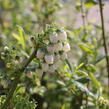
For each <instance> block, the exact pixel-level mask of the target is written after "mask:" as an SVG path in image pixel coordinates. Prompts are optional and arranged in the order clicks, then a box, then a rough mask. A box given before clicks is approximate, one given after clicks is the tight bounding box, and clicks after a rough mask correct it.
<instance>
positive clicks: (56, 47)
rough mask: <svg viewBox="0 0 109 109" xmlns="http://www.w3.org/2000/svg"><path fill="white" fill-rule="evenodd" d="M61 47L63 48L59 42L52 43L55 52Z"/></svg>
mask: <svg viewBox="0 0 109 109" xmlns="http://www.w3.org/2000/svg"><path fill="white" fill-rule="evenodd" d="M62 48H63V45H62V43H61V42H59V43H57V44H55V45H54V49H55V52H58V51H61V50H62Z"/></svg>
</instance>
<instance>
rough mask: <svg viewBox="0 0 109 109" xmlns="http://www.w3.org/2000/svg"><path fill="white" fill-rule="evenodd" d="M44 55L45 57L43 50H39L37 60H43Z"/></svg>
mask: <svg viewBox="0 0 109 109" xmlns="http://www.w3.org/2000/svg"><path fill="white" fill-rule="evenodd" d="M44 55H45V53H44V51H43V50H42V49H38V50H37V54H36V57H37V58H39V59H42V58H44Z"/></svg>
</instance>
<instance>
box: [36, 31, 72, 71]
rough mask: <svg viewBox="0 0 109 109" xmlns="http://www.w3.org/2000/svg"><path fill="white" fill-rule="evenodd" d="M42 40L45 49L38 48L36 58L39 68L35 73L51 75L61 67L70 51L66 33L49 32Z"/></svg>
mask: <svg viewBox="0 0 109 109" xmlns="http://www.w3.org/2000/svg"><path fill="white" fill-rule="evenodd" d="M47 36H48V38H47V39H45V40H43V43H44V44H45V45H46V46H45V47H42V48H39V49H38V51H37V54H36V57H37V58H38V59H39V60H40V68H39V69H37V71H36V72H38V73H39V72H50V73H53V72H55V71H56V70H58V69H59V67H61V65H62V61H63V60H65V59H66V58H67V52H68V51H70V45H69V43H68V38H67V33H66V31H65V30H61V31H54V32H50V33H49V34H48V35H47Z"/></svg>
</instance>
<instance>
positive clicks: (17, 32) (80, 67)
mask: <svg viewBox="0 0 109 109" xmlns="http://www.w3.org/2000/svg"><path fill="white" fill-rule="evenodd" d="M83 2H84V8H85V12H84V13H85V15H84V16H83V15H82V18H85V17H87V14H88V11H89V10H90V9H91V8H92V7H94V6H95V5H96V2H95V1H94V0H86V1H85V0H83ZM72 5H73V6H72ZM71 7H73V8H74V9H73V8H71ZM71 9H72V10H71ZM66 10H67V14H65V13H66ZM63 13H64V14H65V15H63ZM77 13H81V1H80V0H76V1H70V0H69V1H67V0H0V107H1V105H2V104H3V102H4V100H5V99H6V95H7V93H8V90H9V89H10V86H11V84H12V82H13V80H14V78H15V76H16V74H13V72H14V71H16V70H17V69H19V68H20V67H21V66H22V64H23V63H25V61H24V62H23V63H22V61H23V60H26V59H28V58H29V56H30V54H31V52H32V50H33V45H34V44H33V43H32V42H31V40H30V38H31V37H35V38H36V41H37V42H41V44H42V45H43V39H41V36H40V35H39V33H41V32H42V33H43V36H44V35H45V36H48V33H49V32H50V31H54V30H56V29H57V27H58V28H60V26H61V25H62V26H64V27H65V30H66V32H67V36H68V41H67V42H68V43H70V46H71V51H70V52H68V60H64V61H63V64H64V66H63V67H61V66H60V69H59V70H58V71H56V72H55V73H48V72H46V73H45V74H43V75H42V74H41V73H40V72H39V73H38V72H36V69H37V68H38V66H39V63H40V62H39V60H37V59H34V60H33V61H32V63H31V64H30V65H29V66H28V67H27V68H26V70H25V72H24V73H23V75H22V77H21V80H20V83H19V85H18V87H17V89H16V91H15V93H14V96H13V99H12V100H13V101H12V104H11V105H10V106H11V107H7V109H35V108H36V109H75V107H76V109H108V107H109V101H108V100H107V99H108V93H109V92H108V86H107V82H106V79H107V74H106V71H105V69H106V65H105V54H104V53H103V52H104V51H103V41H102V39H101V37H100V36H101V27H100V26H98V25H94V24H90V23H89V22H88V21H87V19H86V22H87V25H83V26H81V27H79V28H76V29H75V28H74V27H75V25H74V23H75V22H76V20H75V19H73V18H74V16H76V15H77ZM84 13H82V14H84ZM69 17H72V18H69ZM66 19H67V20H66ZM60 21H61V22H60ZM47 24H56V25H58V26H56V27H53V28H52V29H53V30H52V29H50V30H49V31H48V32H45V31H46V29H47V28H46V25H47ZM84 26H86V33H85V32H84V29H85V27H84ZM60 29H61V28H60ZM38 35H39V36H38ZM106 36H107V37H106V39H107V41H109V37H108V36H109V35H108V34H106ZM108 44H109V42H108ZM43 46H44V47H45V45H43ZM16 73H17V72H16Z"/></svg>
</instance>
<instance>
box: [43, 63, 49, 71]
mask: <svg viewBox="0 0 109 109" xmlns="http://www.w3.org/2000/svg"><path fill="white" fill-rule="evenodd" d="M48 69H49V65H48V64H47V63H42V70H43V71H44V72H46V71H48Z"/></svg>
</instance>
